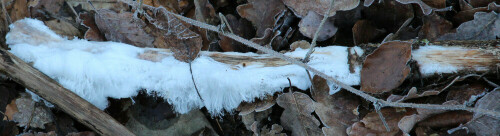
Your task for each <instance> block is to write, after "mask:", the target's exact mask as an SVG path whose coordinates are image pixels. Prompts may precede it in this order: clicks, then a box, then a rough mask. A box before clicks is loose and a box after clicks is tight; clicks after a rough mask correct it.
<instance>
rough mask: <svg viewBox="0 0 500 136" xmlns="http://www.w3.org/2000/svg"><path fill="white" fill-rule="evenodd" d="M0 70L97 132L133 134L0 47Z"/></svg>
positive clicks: (124, 135) (101, 133)
mask: <svg viewBox="0 0 500 136" xmlns="http://www.w3.org/2000/svg"><path fill="white" fill-rule="evenodd" d="M0 55H1V57H0V71H1V72H2V73H3V74H5V75H7V76H8V77H10V78H11V79H12V80H14V81H16V82H17V83H19V84H21V85H23V86H24V87H26V88H27V89H29V90H31V91H33V92H34V93H35V94H37V95H39V96H41V97H42V98H44V99H46V100H47V101H49V102H51V103H52V104H54V105H56V106H57V107H59V108H60V109H61V110H63V111H64V112H66V113H67V114H69V115H71V116H72V117H74V118H75V119H76V120H77V121H78V122H80V123H82V124H84V125H85V126H87V127H89V128H90V129H92V130H94V131H95V132H97V133H98V134H100V135H119V136H133V135H134V134H133V133H132V132H130V131H129V130H128V129H127V128H125V127H124V126H123V125H122V124H120V123H119V122H118V121H116V120H115V119H114V118H113V117H111V116H109V115H108V114H106V113H104V112H103V111H102V110H100V109H98V108H97V107H95V106H94V105H92V104H91V103H89V102H87V101H86V100H84V99H82V98H81V97H80V96H78V95H76V94H75V93H73V92H71V91H69V90H67V89H65V88H64V87H62V86H61V85H60V84H59V83H57V82H56V81H54V80H53V79H51V78H50V77H48V76H46V75H45V74H43V73H42V72H40V71H38V70H36V69H35V68H33V67H31V66H30V65H29V64H27V63H25V62H24V61H23V60H21V59H19V58H18V57H16V56H14V55H13V54H11V53H9V52H8V51H6V50H4V49H0Z"/></svg>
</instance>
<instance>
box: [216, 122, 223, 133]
mask: <svg viewBox="0 0 500 136" xmlns="http://www.w3.org/2000/svg"><path fill="white" fill-rule="evenodd" d="M215 122H216V123H217V126H219V129H220V132H222V135H224V130H223V129H222V127H221V126H220V123H219V119H217V118H215Z"/></svg>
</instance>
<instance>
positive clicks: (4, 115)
mask: <svg viewBox="0 0 500 136" xmlns="http://www.w3.org/2000/svg"><path fill="white" fill-rule="evenodd" d="M0 113H2V115H3V117H4V118H7V121H9V117H7V115H6V114H5V113H3V112H2V111H0Z"/></svg>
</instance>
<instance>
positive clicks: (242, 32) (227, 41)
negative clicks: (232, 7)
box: [219, 14, 255, 52]
mask: <svg viewBox="0 0 500 136" xmlns="http://www.w3.org/2000/svg"><path fill="white" fill-rule="evenodd" d="M226 19H227V22H228V23H229V26H231V29H232V30H233V33H234V34H235V35H238V36H241V37H243V38H245V39H250V38H252V37H254V36H255V30H254V29H253V27H252V24H251V22H249V21H247V20H245V19H242V18H240V19H237V18H236V17H235V16H234V15H231V14H229V15H226ZM219 37H220V41H219V46H220V47H221V49H222V51H234V52H248V51H250V50H249V48H248V47H247V46H246V45H243V44H242V43H240V42H237V41H235V40H233V39H231V38H229V37H226V36H223V35H222V34H219Z"/></svg>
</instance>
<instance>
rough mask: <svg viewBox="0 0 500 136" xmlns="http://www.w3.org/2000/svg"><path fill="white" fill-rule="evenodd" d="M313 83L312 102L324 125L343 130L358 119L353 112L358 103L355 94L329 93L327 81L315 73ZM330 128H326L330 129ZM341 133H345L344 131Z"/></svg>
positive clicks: (343, 92)
mask: <svg viewBox="0 0 500 136" xmlns="http://www.w3.org/2000/svg"><path fill="white" fill-rule="evenodd" d="M313 83H314V85H313V87H314V89H312V90H313V92H311V94H312V97H313V99H314V100H316V102H315V103H314V108H315V112H316V114H317V115H318V117H319V119H320V120H321V122H322V123H323V125H325V127H327V128H331V129H334V130H345V129H347V127H349V126H350V125H351V124H353V123H354V122H356V121H358V115H356V114H354V113H353V111H355V110H356V109H357V107H358V105H359V103H360V102H359V99H358V97H357V96H355V95H353V94H351V93H349V92H347V91H340V92H337V93H335V94H333V95H330V94H329V92H330V88H329V87H328V84H327V81H326V80H325V79H324V78H321V77H319V76H317V75H316V76H314V78H313ZM331 129H327V130H330V131H331ZM323 130H324V131H325V128H323ZM342 133H344V134H345V131H343V132H342Z"/></svg>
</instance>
